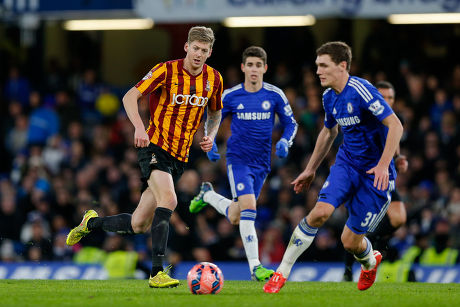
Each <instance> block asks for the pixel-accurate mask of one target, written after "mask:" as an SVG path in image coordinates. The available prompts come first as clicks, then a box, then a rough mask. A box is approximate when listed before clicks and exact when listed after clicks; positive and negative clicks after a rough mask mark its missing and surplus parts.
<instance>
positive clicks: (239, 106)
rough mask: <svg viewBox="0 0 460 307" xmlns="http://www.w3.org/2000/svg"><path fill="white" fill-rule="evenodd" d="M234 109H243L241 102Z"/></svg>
mask: <svg viewBox="0 0 460 307" xmlns="http://www.w3.org/2000/svg"><path fill="white" fill-rule="evenodd" d="M236 109H237V110H243V109H244V106H243V104H242V103H240V104H239V105H238V107H236Z"/></svg>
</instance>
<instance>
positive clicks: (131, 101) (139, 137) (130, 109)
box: [123, 86, 150, 147]
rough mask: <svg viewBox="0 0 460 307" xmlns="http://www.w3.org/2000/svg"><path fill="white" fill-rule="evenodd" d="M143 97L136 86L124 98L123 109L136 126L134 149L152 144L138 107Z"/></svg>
mask: <svg viewBox="0 0 460 307" xmlns="http://www.w3.org/2000/svg"><path fill="white" fill-rule="evenodd" d="M141 96H142V94H141V92H140V91H139V90H138V89H137V88H136V87H135V86H133V87H132V88H131V89H130V90H129V91H128V92H127V93H126V94H125V96H123V107H124V108H125V110H126V114H127V115H128V118H129V120H130V121H131V123H132V124H133V126H134V147H147V146H148V145H149V143H150V141H149V136H148V134H147V132H145V127H144V123H143V122H142V118H141V116H140V115H139V108H138V105H137V101H138V100H139V98H140V97H141Z"/></svg>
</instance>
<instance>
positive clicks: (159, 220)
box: [148, 169, 179, 288]
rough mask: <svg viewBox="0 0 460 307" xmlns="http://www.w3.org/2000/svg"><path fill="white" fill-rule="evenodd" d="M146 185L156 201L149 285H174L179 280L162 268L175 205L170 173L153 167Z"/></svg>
mask: <svg viewBox="0 0 460 307" xmlns="http://www.w3.org/2000/svg"><path fill="white" fill-rule="evenodd" d="M148 185H149V188H150V189H151V191H152V192H153V195H154V198H155V200H156V202H157V206H156V209H155V214H154V217H153V221H152V227H151V232H152V271H151V273H150V276H151V277H150V280H149V285H150V287H155V288H164V287H174V286H177V285H178V284H179V281H178V280H177V279H173V278H171V277H170V276H169V275H168V274H167V273H168V272H167V270H164V269H163V259H164V257H165V252H166V247H167V244H168V233H169V220H170V219H171V215H172V212H173V211H174V209H175V208H176V206H177V197H176V193H175V191H174V181H173V177H172V175H171V174H170V173H167V172H164V171H161V170H158V169H155V170H153V171H152V173H151V175H150V178H149V180H148Z"/></svg>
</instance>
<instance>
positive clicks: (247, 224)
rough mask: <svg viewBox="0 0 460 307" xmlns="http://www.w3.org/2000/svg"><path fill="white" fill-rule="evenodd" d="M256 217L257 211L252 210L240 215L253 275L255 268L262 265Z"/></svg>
mask: <svg viewBox="0 0 460 307" xmlns="http://www.w3.org/2000/svg"><path fill="white" fill-rule="evenodd" d="M256 216H257V211H256V210H252V209H246V210H243V211H241V215H240V235H241V240H242V241H243V245H244V250H245V251H246V257H247V258H248V263H249V270H250V271H251V273H252V270H253V269H254V267H256V266H258V265H259V264H260V260H259V240H258V239H257V233H256V227H255V226H254V224H255V220H256Z"/></svg>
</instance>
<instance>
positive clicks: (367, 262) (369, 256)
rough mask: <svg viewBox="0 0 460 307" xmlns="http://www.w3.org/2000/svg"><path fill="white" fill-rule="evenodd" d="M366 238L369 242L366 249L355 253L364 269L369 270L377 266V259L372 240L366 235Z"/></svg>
mask: <svg viewBox="0 0 460 307" xmlns="http://www.w3.org/2000/svg"><path fill="white" fill-rule="evenodd" d="M364 240H365V241H366V243H367V246H366V249H365V250H364V251H363V252H362V253H361V254H358V255H355V259H356V261H358V262H359V263H361V267H362V268H363V270H365V271H368V270H371V269H373V268H374V267H375V265H376V263H377V260H376V259H375V256H374V251H373V250H372V244H371V241H369V239H368V238H366V237H364Z"/></svg>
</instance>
